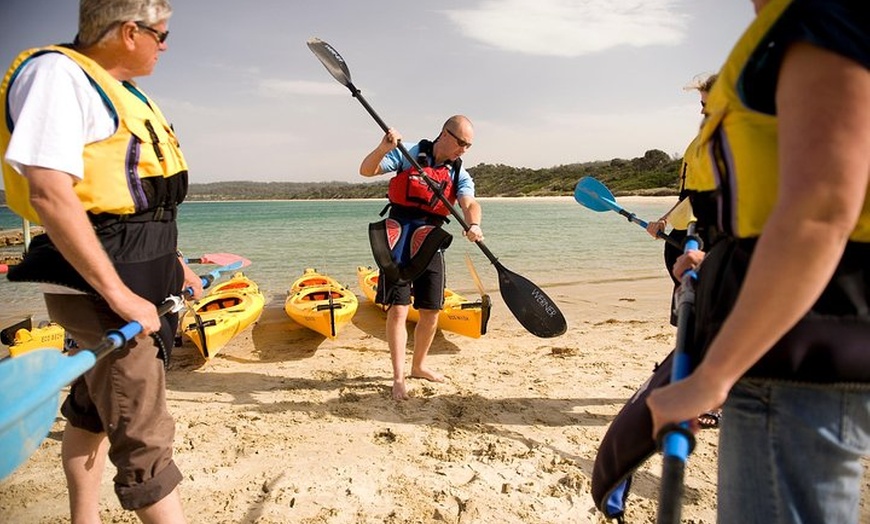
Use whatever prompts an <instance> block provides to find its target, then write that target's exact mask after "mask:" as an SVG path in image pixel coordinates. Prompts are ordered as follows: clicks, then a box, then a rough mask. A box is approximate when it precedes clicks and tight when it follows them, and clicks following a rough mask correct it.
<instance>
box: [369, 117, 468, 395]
mask: <svg viewBox="0 0 870 524" xmlns="http://www.w3.org/2000/svg"><path fill="white" fill-rule="evenodd" d="M401 139H402V137H401V135H400V134H399V133H398V132H397V131H396V130H395V129H390V130H389V131H388V132H387V133H386V134H385V135H384V137H383V138H382V139H381V142H380V143H379V144H378V146H377V147H376V148H375V149H374V150H373V151H372V152H370V153H369V154H368V155H366V157H365V158H364V159H363V161H362V163H361V164H360V169H359V172H360V174H361V175H363V176H367V177H370V176H376V175H381V174H384V173H392V172H395V173H396V174H395V176H393V178H392V179H390V186H389V192H388V197H389V201H390V203H389V212H390V214H389V217H388V218H387V219H386V220H385V221H383V222H382V223H378V224H372V226H376V225H380V226H381V228H380V229H383V230H384V231H383V233H380V232H376V234H371V235H370V236H371V241H372V251H373V253H374V254H375V260H376V261H377V263H378V267H379V268H380V269H381V278H380V279H379V282H378V294H377V297H376V300H377V302H378V303H379V304H385V305H389V306H390V307H389V310H388V311H387V343H388V345H389V347H390V358H391V360H392V367H393V390H392V391H393V398H394V399H395V400H406V399H407V398H408V389H407V385H406V383H405V346H406V345H407V342H408V333H407V331H406V327H405V322H406V320H407V318H408V308H409V307H410V304H411V295H412V293H413V296H414V307H415V308H417V309H418V310H419V311H420V320H419V321H418V322H417V326H416V328H415V331H414V354H413V357H412V362H411V373H410V376H411V377H413V378H422V379H425V380H431V381H434V382H442V381H443V380H444V376H443V375H442V374H440V373H438V372H436V371H434V370H432V369H431V368H430V367H429V366H428V365H427V363H426V356H427V355H428V353H429V348H430V346H431V345H432V340H433V338H434V337H435V330H436V329H437V327H438V313H439V311H440V310H441V308H442V307H443V305H444V288H445V285H446V277H447V275H446V269H445V265H444V252H443V250H444V249H446V248H447V246H448V245H449V244H450V241H451V237H450V235H449V234H448V233H446V232H444V231H442V230H441V226H442V224H443V223H444V222H445V219H446V218H447V215H448V214H449V213H450V212H449V210H448V209H447V208H446V206H445V204H444V203H443V202H442V201H440V200H439V199H438V198H437V196H436V195H435V193H434V192H433V191H432V190H431V188H430V187H429V186H428V185H427V184H426V182H425V181H424V180H423V179H422V178H421V177H419V176H418V174H417V172H416V168H414V167H413V166H412V165H411V163H410V162H409V161H408V160H407V159H406V158H405V157H404V156H403V154H402V152H401V151H400V149H399V148H398V147H397V146H398V144H399V141H400V140H401ZM473 141H474V128H473V127H472V125H471V121H470V120H469V119H468V118H467V117H465V116H463V115H455V116H452V117H450V118H449V119H447V121H446V122H445V123H444V125H443V126H442V128H441V132H440V134H439V135H438V137H437V138H436V139H435V140H433V141H428V140H421V141H420V142H418V143H416V144H413V145H412V146H411V147H409V148H408V152H409V154H410V155H411V157H412V158H414V159H415V160H416V161H417V163H418V164H420V166H421V167H423V169H424V170H425V172H426V174H427V176H429V178H430V179H432V180H433V182H434V183H435V184H437V185H438V186H439V187H440V188H441V192H442V193H443V194H444V196H445V197H446V198H447V200H448V201H449V202H450V203H451V204H455V203H458V204H459V207H460V208H461V210H462V214H463V219H464V220H465V222H466V223H468V224H469V225H470V226H471V227H470V228H469V229H468V231H466V232H465V237H466V238H467V239H468V240H469V241H471V242H476V241H478V240H483V231H482V230H481V228H480V221H481V217H482V213H481V209H480V204H478V202H477V200H476V199H475V198H474V181H473V180H472V178H471V175H470V174H469V173H468V171H466V170H465V169H464V168H462V159H461V155H462V154H464V153H465V152H466V151H467V150H468V149H469V148H470V147H471V143H472V142H473ZM377 231H380V230H377ZM372 232H373V230H372V229H371V227H370V233H372ZM381 237H386V240H383V241H380V240H379V239H381ZM380 244H384V246H382V247H378V246H379V245H380Z"/></svg>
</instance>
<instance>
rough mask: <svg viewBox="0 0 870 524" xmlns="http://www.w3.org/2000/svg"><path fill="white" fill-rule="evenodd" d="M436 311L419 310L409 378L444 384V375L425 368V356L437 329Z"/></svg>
mask: <svg viewBox="0 0 870 524" xmlns="http://www.w3.org/2000/svg"><path fill="white" fill-rule="evenodd" d="M439 313H440V312H439V311H438V310H437V309H421V310H420V321H419V322H417V327H416V329H414V359H413V361H412V362H411V376H412V377H414V378H424V379H426V380H431V381H432V382H444V375H442V374H440V373H436V372H435V371H433V370H431V369H429V368H428V367H427V366H426V356H427V355H428V354H429V348H430V347H432V340H433V339H434V338H435V331H436V330H437V329H438V314H439Z"/></svg>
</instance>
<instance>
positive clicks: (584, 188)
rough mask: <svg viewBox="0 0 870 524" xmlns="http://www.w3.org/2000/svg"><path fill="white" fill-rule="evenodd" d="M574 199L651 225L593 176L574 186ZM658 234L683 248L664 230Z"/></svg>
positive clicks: (632, 220) (593, 208) (642, 224)
mask: <svg viewBox="0 0 870 524" xmlns="http://www.w3.org/2000/svg"><path fill="white" fill-rule="evenodd" d="M574 200H576V201H577V203H578V204H580V205H582V206H584V207H586V208H588V209H591V210H592V211H598V212H601V211H615V212H617V213H619V214H620V215H622V216H624V217H625V218H627V219H628V221H629V222H634V223H635V224H637V225H639V226H640V227H642V228H644V229H646V227H647V226H648V225H649V224H648V223H647V222H646V221H644V220H641V219H639V218H637V215H635V214H634V213H629V212H628V211H626V210H625V209H623V208H622V207H620V205H619V204H617V203H616V199H615V197H614V196H613V193H611V192H610V190H609V189H607V186H605V185H604V184H602V183H601V182H599V181H598V180H596V179H594V178H592V177H591V176H585V177H583V178H581V179H580V181H579V182H577V185H576V186H575V187H574ZM656 236H657V237H659V238H661V239H662V240H664V241H666V242H667V243H668V244H671V245H672V246H674V247H677V248H680V249H682V248H683V245H682V244H681V243H680V242H678V241H676V240H674V239H673V238H671V237H670V236H669V235H667V234H666V233H665V232H663V231H659V232H658V233H657V234H656Z"/></svg>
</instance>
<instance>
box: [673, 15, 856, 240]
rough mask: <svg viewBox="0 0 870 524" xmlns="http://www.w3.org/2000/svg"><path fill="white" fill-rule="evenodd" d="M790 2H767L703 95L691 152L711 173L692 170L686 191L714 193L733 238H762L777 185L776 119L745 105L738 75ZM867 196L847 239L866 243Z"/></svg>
mask: <svg viewBox="0 0 870 524" xmlns="http://www.w3.org/2000/svg"><path fill="white" fill-rule="evenodd" d="M792 2H793V0H773V1H771V2H770V3H769V4H768V5H767V6H765V8H764V9H763V10H762V11H761V12H760V13H759V14H758V16H757V17H756V19H755V21H754V22H753V23H752V24H751V25H750V26H749V28H748V29H747V30H746V32H745V33H744V34H743V36H742V37H741V38H740V40H739V41H738V43H737V44H736V46H735V47H734V49H733V50H732V51H731V54H730V55H729V57H728V59H727V60H726V62H725V65H724V66H723V67H722V70H721V71H720V72H719V77H718V78H717V80H716V83H715V84H714V85H713V88H712V89H711V90H710V93H709V95H708V97H707V104H706V107H705V113H706V115H707V116H706V118H705V120H704V123H703V125H702V127H701V134H700V136H699V137H698V149H697V150H696V151H695V154H697V155H700V156H703V157H705V158H704V159H703V160H704V161H705V162H707V163H708V165H710V167H711V168H712V169H709V170H707V169H699V170H696V171H695V172H693V173H692V176H691V177H690V179H689V180H687V186H688V187H689V188H690V189H693V190H696V191H699V192H703V191H716V192H717V201H718V207H719V210H718V211H719V213H718V214H719V217H718V222H719V223H718V227H719V228H720V229H721V230H722V231H723V232H724V233H726V234H728V235H730V236H733V237H736V238H755V237H758V236H759V235H760V234H761V232H762V230H763V229H764V225H765V223H766V222H767V219H768V217H769V216H770V213H771V211H772V210H773V206H774V204H775V203H776V201H777V194H778V184H779V162H778V158H777V155H778V152H777V151H778V148H777V141H778V133H777V117H776V115H770V114H766V113H763V112H760V111H756V110H753V109H752V108H750V107H748V106H747V105H746V103H745V101H744V100H743V98H742V97H741V92H740V90H741V85H742V75H743V74H744V71H745V69H746V67H747V64H748V63H749V61H750V59H752V58H753V56H754V55H755V54H756V53H757V52H759V46H760V45H762V44H763V43H764V42H766V38H767V37H768V34H769V32H770V30H771V28H772V27H773V26H774V25H775V24H776V22H777V21H778V20H779V19H780V17H782V15H783V13H784V12H785V11H786V9H787V8H788V7H789V6H790V5H791V4H792ZM701 165H702V166H703V165H705V164H704V163H701ZM819 175H820V176H823V174H822V173H820V174H819ZM867 196H868V198H866V199H865V201H864V207H863V209H862V212H861V216H860V218H859V220H858V223H857V225H856V227H855V229H854V230H853V231H852V234H851V235H850V237H849V239H850V240H853V241H857V242H870V192H868V195H867Z"/></svg>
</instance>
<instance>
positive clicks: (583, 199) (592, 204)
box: [574, 176, 622, 213]
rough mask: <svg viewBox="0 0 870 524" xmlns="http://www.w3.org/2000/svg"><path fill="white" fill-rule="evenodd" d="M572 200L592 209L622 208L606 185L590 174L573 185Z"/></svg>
mask: <svg viewBox="0 0 870 524" xmlns="http://www.w3.org/2000/svg"><path fill="white" fill-rule="evenodd" d="M574 200H576V201H577V203H578V204H580V205H582V206H584V207H587V208H589V209H591V210H592V211H616V212H617V213H618V212H619V210H621V209H622V208H621V207H619V205H617V203H616V200H615V199H614V197H613V193H611V192H610V190H609V189H607V186H605V185H604V184H602V183H601V182H599V181H598V180H595V179H594V178H592V177H591V176H587V177H583V178H581V179H580V181H579V182H577V185H576V186H574Z"/></svg>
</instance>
